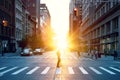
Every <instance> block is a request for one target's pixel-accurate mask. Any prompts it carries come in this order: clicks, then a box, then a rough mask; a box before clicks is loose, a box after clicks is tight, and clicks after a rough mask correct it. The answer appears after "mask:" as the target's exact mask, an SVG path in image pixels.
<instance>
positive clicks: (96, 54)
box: [95, 50, 98, 59]
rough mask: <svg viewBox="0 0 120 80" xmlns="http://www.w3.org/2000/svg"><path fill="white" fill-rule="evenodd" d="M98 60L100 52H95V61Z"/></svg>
mask: <svg viewBox="0 0 120 80" xmlns="http://www.w3.org/2000/svg"><path fill="white" fill-rule="evenodd" d="M97 58H98V50H95V59H97Z"/></svg>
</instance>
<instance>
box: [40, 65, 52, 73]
mask: <svg viewBox="0 0 120 80" xmlns="http://www.w3.org/2000/svg"><path fill="white" fill-rule="evenodd" d="M49 69H50V67H46V68H45V69H44V70H43V71H42V72H41V74H47V72H48V71H49Z"/></svg>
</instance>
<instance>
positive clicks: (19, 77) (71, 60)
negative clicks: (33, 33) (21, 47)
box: [0, 52, 120, 80]
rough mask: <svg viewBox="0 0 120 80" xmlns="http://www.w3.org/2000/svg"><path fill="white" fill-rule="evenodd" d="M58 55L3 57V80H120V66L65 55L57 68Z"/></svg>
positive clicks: (0, 79)
mask: <svg viewBox="0 0 120 80" xmlns="http://www.w3.org/2000/svg"><path fill="white" fill-rule="evenodd" d="M56 64H57V56H56V54H55V52H48V53H44V54H43V55H39V56H36V55H35V56H34V55H33V56H11V57H5V56H4V57H0V80H120V77H119V76H120V62H118V61H114V60H107V59H106V60H102V59H100V60H93V59H90V58H85V57H79V58H78V57H77V56H76V54H75V53H67V52H66V53H64V54H62V61H61V67H60V68H57V67H56Z"/></svg>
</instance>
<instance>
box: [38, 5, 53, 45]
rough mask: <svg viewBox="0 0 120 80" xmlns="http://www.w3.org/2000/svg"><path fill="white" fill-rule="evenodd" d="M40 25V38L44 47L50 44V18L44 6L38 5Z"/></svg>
mask: <svg viewBox="0 0 120 80" xmlns="http://www.w3.org/2000/svg"><path fill="white" fill-rule="evenodd" d="M40 12H41V13H40V23H41V27H40V30H41V36H42V41H43V42H44V46H47V45H49V44H50V43H51V40H50V38H51V16H50V13H49V10H48V8H47V6H46V4H40Z"/></svg>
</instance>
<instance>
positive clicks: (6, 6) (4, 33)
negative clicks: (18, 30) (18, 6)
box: [0, 0, 15, 52]
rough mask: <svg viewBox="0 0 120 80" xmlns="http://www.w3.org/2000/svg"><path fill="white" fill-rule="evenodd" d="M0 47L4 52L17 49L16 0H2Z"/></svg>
mask: <svg viewBox="0 0 120 80" xmlns="http://www.w3.org/2000/svg"><path fill="white" fill-rule="evenodd" d="M4 20H5V21H7V25H6V26H4V25H3V21H4ZM0 48H1V51H3V52H14V51H15V0H0Z"/></svg>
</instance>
